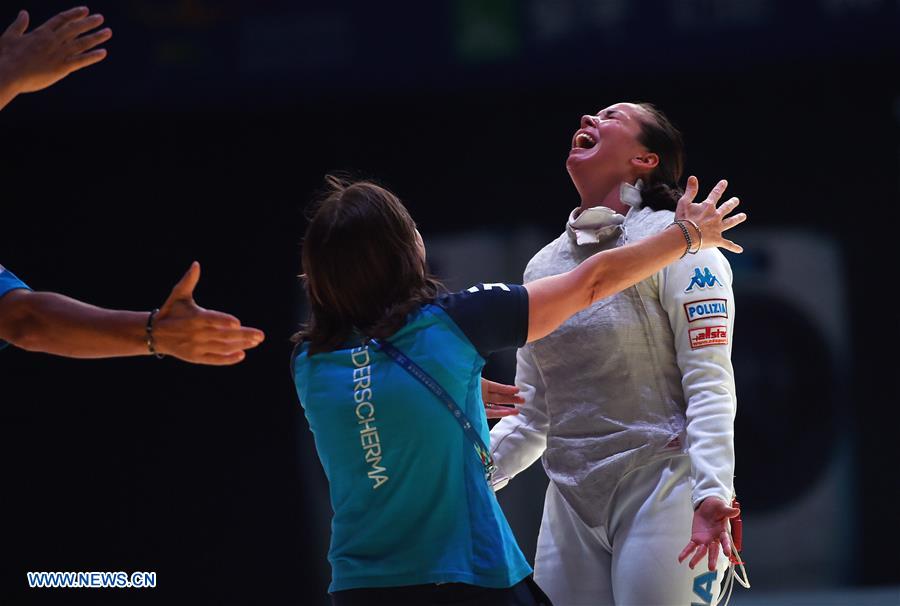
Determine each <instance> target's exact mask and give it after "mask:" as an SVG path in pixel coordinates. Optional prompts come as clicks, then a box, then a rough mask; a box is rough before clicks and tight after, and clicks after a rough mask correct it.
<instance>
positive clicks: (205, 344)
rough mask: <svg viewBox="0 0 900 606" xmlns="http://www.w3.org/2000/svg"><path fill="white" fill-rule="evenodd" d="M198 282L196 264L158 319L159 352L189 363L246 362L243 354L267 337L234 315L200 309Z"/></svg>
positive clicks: (223, 363) (174, 290)
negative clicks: (243, 323) (197, 298)
mask: <svg viewBox="0 0 900 606" xmlns="http://www.w3.org/2000/svg"><path fill="white" fill-rule="evenodd" d="M199 280H200V264H199V263H197V262H196V261H194V263H193V264H191V267H190V269H188V271H187V273H186V274H185V275H184V277H182V278H181V280H180V281H179V282H178V284H176V285H175V287H174V288H173V289H172V293H171V294H170V295H169V298H168V299H166V302H165V303H164V304H163V306H162V307H161V308H160V310H159V313H158V314H157V316H156V321H155V324H154V327H153V336H154V339H155V342H156V349H157V350H158V351H159V353H161V354H167V355H171V356H174V357H176V358H179V359H181V360H184V361H186V362H194V363H198V364H214V365H219V366H223V365H228V364H236V363H238V362H240V361H241V360H243V359H244V355H245V354H244V350H245V349H250V348H252V347H256V346H257V345H259V344H260V343H261V342H262V340H263V338H264V335H263V333H262V331H260V330H257V329H255V328H248V327H243V326H241V323H240V321H239V320H238V319H237V318H235V317H234V316H232V315H229V314H226V313H222V312H218V311H212V310H208V309H203V308H202V307H200V306H199V305H197V303H196V302H195V301H194V288H196V286H197V282H198V281H199Z"/></svg>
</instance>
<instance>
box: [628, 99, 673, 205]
mask: <svg viewBox="0 0 900 606" xmlns="http://www.w3.org/2000/svg"><path fill="white" fill-rule="evenodd" d="M637 105H638V106H639V107H641V108H643V109H644V110H645V111H646V112H647V113H648V114H649V115H650V120H641V133H640V135H638V140H639V141H640V142H641V144H642V145H643V146H644V147H646V148H647V149H648V150H649V151H651V152H653V153H655V154H656V155H657V156H659V164H658V165H657V166H656V168H654V169H653V172H651V173H650V174H649V175H647V176H646V177H644V188H643V189H642V190H641V198H642V199H643V202H644V204H645V205H646V206H649V207H650V208H652V209H653V210H675V206H676V205H677V204H678V199H679V198H680V197H681V196H682V195H683V194H684V190H682V189H681V187H680V186H679V185H678V181H679V180H681V175H682V173H683V172H684V140H683V139H682V137H681V132H679V130H678V129H677V128H675V126H674V125H673V124H672V122H670V121H669V119H668V118H667V117H666V115H665V114H663V113H662V112H661V111H659V109H657V108H656V106H654V105H653V104H652V103H638V104H637Z"/></svg>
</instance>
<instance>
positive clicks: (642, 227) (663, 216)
mask: <svg viewBox="0 0 900 606" xmlns="http://www.w3.org/2000/svg"><path fill="white" fill-rule="evenodd" d="M674 220H675V213H674V212H672V211H671V210H654V209H652V208H650V207H648V206H644V207H643V208H641V209H634V210H632V211H631V212H629V213H628V217H626V225H625V226H626V227H627V228H628V229H629V231H630V232H631V235H632V237H636V238H645V237H647V236H652V235H653V234H657V233H659V232H661V231H662V230H664V229H665V228H666V227H668V226H669V225H671V224H672V221H674Z"/></svg>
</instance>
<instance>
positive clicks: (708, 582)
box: [691, 572, 719, 606]
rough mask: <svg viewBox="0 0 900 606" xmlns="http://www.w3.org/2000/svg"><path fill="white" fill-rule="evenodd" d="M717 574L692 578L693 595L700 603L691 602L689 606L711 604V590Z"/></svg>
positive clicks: (710, 573)
mask: <svg viewBox="0 0 900 606" xmlns="http://www.w3.org/2000/svg"><path fill="white" fill-rule="evenodd" d="M718 576H719V573H718V572H707V573H704V574H701V575H698V576H696V577H694V595H695V596H697V597H698V598H700V599H701V600H702V602H693V601H692V602H691V606H706V605H708V604H711V603H712V599H713V588H714V587H715V582H716V579H717V578H718Z"/></svg>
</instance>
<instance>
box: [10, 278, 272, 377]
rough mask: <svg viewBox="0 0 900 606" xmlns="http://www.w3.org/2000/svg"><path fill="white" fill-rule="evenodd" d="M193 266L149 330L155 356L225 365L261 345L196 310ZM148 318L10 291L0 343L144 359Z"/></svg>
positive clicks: (234, 323)
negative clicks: (154, 345) (157, 353)
mask: <svg viewBox="0 0 900 606" xmlns="http://www.w3.org/2000/svg"><path fill="white" fill-rule="evenodd" d="M199 279H200V264H199V263H197V262H194V263H193V264H192V265H191V268H190V269H189V270H188V272H187V273H186V274H185V275H184V277H183V278H182V279H181V280H180V281H179V282H178V284H176V285H175V287H174V288H173V289H172V293H171V294H170V295H169V298H168V299H167V300H166V302H165V303H164V304H163V306H162V307H161V308H160V311H159V313H158V314H157V315H156V318H155V320H154V325H153V338H154V341H155V344H156V350H157V351H158V352H159V353H161V354H166V355H171V356H174V357H176V358H179V359H181V360H184V361H186V362H194V363H198V364H214V365H226V364H235V363H237V362H240V361H241V360H243V359H244V350H245V349H250V348H252V347H256V346H257V345H259V343H261V342H262V340H263V338H264V335H263V333H262V331H260V330H257V329H255V328H246V327H242V326H241V323H240V321H239V320H238V319H237V318H235V317H234V316H231V315H229V314H225V313H221V312H218V311H211V310H207V309H203V308H202V307H199V306H198V305H197V304H196V303H195V302H194V299H193V292H194V288H195V287H196V285H197V282H198V280H199ZM148 317H149V312H137V311H122V310H114V309H103V308H100V307H95V306H93V305H89V304H87V303H82V302H81V301H77V300H75V299H71V298H69V297H65V296H63V295H60V294H56V293H49V292H31V291H29V290H26V289H18V290H13V291H10V292H8V293H6V294H5V295H4V296H3V297H2V298H0V340H3V341H8V342H10V343H12V344H13V345H16V346H18V347H21V348H22V349H27V350H30V351H42V352H46V353H52V354H56V355H60V356H67V357H72V358H110V357H120V356H139V355H147V354H148V353H149V350H148V347H147V334H146V325H147V319H148Z"/></svg>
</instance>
